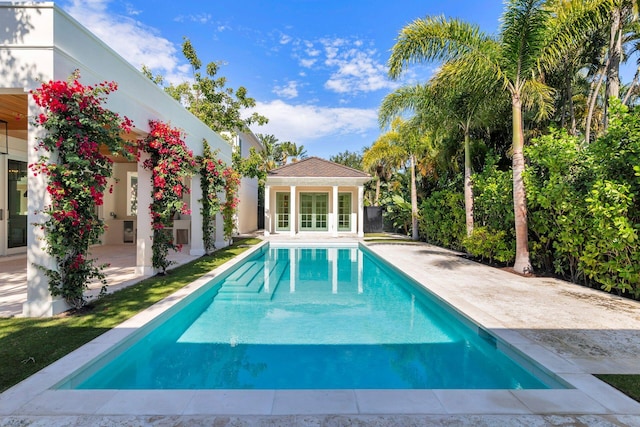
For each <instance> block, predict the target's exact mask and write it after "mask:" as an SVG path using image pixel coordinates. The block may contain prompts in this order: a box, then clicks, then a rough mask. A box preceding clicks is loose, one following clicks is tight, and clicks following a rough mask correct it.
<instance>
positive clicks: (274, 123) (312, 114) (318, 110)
mask: <svg viewBox="0 0 640 427" xmlns="http://www.w3.org/2000/svg"><path fill="white" fill-rule="evenodd" d="M255 111H257V112H259V113H260V114H262V115H264V116H266V117H268V118H269V123H268V124H266V125H264V126H260V127H258V128H256V129H255V130H254V132H256V133H262V134H271V135H275V137H276V138H278V139H279V140H280V141H293V142H295V143H297V144H303V145H305V147H307V148H309V147H310V146H311V145H312V144H313V143H314V142H318V140H320V139H322V141H323V142H326V143H327V144H330V143H331V139H332V137H335V138H338V137H342V136H344V135H365V134H367V133H369V132H375V131H377V130H378V116H377V113H376V111H375V110H372V109H361V108H331V107H318V106H315V105H294V104H289V103H286V102H284V101H281V100H276V101H271V102H258V103H257V105H256V107H255ZM338 148H339V149H338V151H340V150H341V148H340V147H338Z"/></svg>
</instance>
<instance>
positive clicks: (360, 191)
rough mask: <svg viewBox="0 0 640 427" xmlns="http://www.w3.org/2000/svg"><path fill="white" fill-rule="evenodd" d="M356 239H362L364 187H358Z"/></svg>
mask: <svg viewBox="0 0 640 427" xmlns="http://www.w3.org/2000/svg"><path fill="white" fill-rule="evenodd" d="M358 237H364V187H363V186H362V185H360V186H358Z"/></svg>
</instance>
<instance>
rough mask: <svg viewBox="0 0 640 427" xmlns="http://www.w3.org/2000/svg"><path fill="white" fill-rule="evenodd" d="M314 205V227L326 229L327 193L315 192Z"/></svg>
mask: <svg viewBox="0 0 640 427" xmlns="http://www.w3.org/2000/svg"><path fill="white" fill-rule="evenodd" d="M315 198H316V206H315V208H316V209H315V214H316V229H319V230H326V229H327V215H328V212H329V203H328V195H327V194H316V195H315Z"/></svg>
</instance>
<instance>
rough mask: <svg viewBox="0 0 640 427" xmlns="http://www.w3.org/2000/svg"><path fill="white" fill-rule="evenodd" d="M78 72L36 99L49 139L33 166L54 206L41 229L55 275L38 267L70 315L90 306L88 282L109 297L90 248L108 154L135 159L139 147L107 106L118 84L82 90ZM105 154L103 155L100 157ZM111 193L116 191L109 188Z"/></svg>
mask: <svg viewBox="0 0 640 427" xmlns="http://www.w3.org/2000/svg"><path fill="white" fill-rule="evenodd" d="M79 79H80V74H79V73H78V72H77V71H76V72H75V73H73V74H72V75H71V76H70V77H69V79H68V80H67V81H50V82H48V83H43V84H42V86H41V87H40V88H38V89H36V90H33V91H32V92H31V95H32V96H33V99H34V101H35V103H36V104H37V105H38V106H40V107H42V109H43V112H42V113H41V114H39V115H38V116H37V117H36V118H35V121H34V124H35V125H36V126H39V127H42V128H43V129H44V130H45V131H46V133H45V134H44V136H42V137H41V138H40V139H39V141H38V145H37V149H38V150H39V151H40V153H41V155H40V158H39V160H38V161H37V162H35V163H33V164H30V165H29V167H30V169H31V170H32V171H33V173H34V175H36V176H37V175H38V174H42V175H45V176H46V177H47V193H48V194H49V196H50V199H51V203H50V204H49V205H48V206H45V207H44V210H43V212H42V213H43V214H44V220H43V221H42V222H41V223H39V224H36V225H37V226H38V227H40V228H41V229H42V230H43V232H44V241H45V243H46V245H45V247H44V251H45V252H46V253H48V254H49V255H51V256H52V257H53V259H54V260H55V264H56V267H55V268H47V267H45V266H38V268H40V269H41V270H43V271H44V273H45V275H46V276H47V278H48V281H49V291H50V292H51V294H52V295H53V296H62V297H63V298H64V299H65V300H66V301H67V303H68V304H69V305H71V307H73V308H80V307H82V306H83V305H85V303H86V300H85V298H84V291H85V289H87V287H88V283H89V282H90V281H91V280H96V279H97V280H100V281H101V282H102V285H103V286H102V292H104V291H105V290H106V288H105V285H106V281H105V275H104V273H103V269H104V268H105V267H106V266H105V265H96V262H95V259H92V258H90V256H89V247H90V245H92V244H96V243H99V241H100V236H101V235H102V234H103V233H104V222H103V221H102V220H101V219H100V218H99V217H98V215H97V213H96V206H100V205H102V204H103V195H104V192H105V191H106V190H107V178H109V177H111V175H112V160H111V159H110V158H109V157H108V155H107V154H113V155H122V156H126V157H127V158H131V157H132V156H133V153H134V151H135V147H134V146H132V144H130V143H129V142H128V141H126V140H125V139H123V138H122V134H123V133H128V132H130V130H131V125H132V124H131V121H130V120H129V119H128V118H126V117H121V116H119V115H118V114H117V113H114V112H112V111H110V110H108V109H106V108H104V107H103V106H102V105H103V103H104V102H105V101H106V97H107V95H108V94H109V93H111V92H113V91H115V90H117V85H116V83H114V82H103V83H100V84H98V85H95V86H85V85H83V84H82V83H80V81H79ZM101 148H103V150H101ZM108 191H109V192H111V191H112V188H110V187H109V188H108Z"/></svg>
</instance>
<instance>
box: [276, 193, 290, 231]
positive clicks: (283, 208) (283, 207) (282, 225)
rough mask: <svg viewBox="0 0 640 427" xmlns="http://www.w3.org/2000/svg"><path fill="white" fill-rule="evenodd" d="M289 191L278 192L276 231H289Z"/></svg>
mask: <svg viewBox="0 0 640 427" xmlns="http://www.w3.org/2000/svg"><path fill="white" fill-rule="evenodd" d="M289 196H290V195H289V193H276V231H289Z"/></svg>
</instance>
